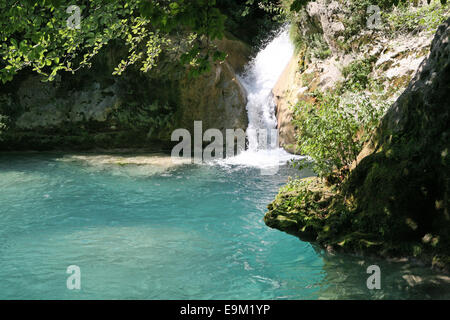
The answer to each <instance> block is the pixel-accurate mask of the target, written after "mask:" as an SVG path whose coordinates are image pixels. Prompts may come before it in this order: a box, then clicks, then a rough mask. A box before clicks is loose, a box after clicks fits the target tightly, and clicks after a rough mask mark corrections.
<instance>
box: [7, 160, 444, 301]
mask: <svg viewBox="0 0 450 320" xmlns="http://www.w3.org/2000/svg"><path fill="white" fill-rule="evenodd" d="M66 159H67V157H64V156H63V155H56V154H46V155H31V154H16V155H11V154H8V155H0V298H1V299H320V298H322V299H335V298H357V299H366V298H389V299H409V298H419V299H420V298H447V299H448V298H449V297H450V295H449V286H448V284H445V280H446V278H445V277H443V276H439V275H436V274H433V273H431V271H429V270H428V269H426V268H420V267H413V266H411V265H408V264H405V263H387V262H382V261H373V260H370V261H368V260H367V259H363V258H356V257H348V256H342V255H339V256H329V255H326V254H324V253H323V252H321V251H320V250H315V249H314V248H313V247H312V246H311V245H310V244H308V243H304V242H301V241H300V240H298V239H297V238H295V237H293V236H289V235H287V234H285V233H282V232H279V231H277V230H272V229H269V228H267V227H266V226H265V225H264V223H263V221H262V218H263V215H264V212H265V210H266V205H267V204H268V203H269V202H270V201H271V200H272V199H273V197H274V195H275V194H276V192H277V190H278V188H279V187H280V186H281V185H282V184H283V183H285V182H286V180H287V177H288V176H289V175H291V176H293V175H298V174H299V173H298V171H295V170H293V169H290V168H288V167H284V168H281V169H280V172H279V174H277V175H275V176H262V175H260V172H259V170H258V169H254V168H253V169H252V168H239V167H229V168H224V167H220V166H207V165H202V166H195V165H182V166H177V167H173V168H168V169H164V170H163V169H157V168H155V167H154V166H152V165H140V166H138V165H125V166H124V165H117V164H115V165H111V164H101V163H96V164H93V163H86V162H84V161H63V160H66ZM374 263H375V264H378V265H380V267H381V271H382V289H381V290H369V289H367V287H366V279H367V276H368V275H367V274H366V268H367V266H368V265H370V264H374ZM69 265H78V266H79V267H80V268H81V290H68V289H67V288H66V279H67V277H68V276H69V275H68V274H66V268H67V267H68V266H69ZM412 275H414V276H420V279H422V280H421V281H422V282H420V281H419V284H417V285H414V286H412V285H411V284H408V279H411V276H412ZM416 279H417V278H416Z"/></svg>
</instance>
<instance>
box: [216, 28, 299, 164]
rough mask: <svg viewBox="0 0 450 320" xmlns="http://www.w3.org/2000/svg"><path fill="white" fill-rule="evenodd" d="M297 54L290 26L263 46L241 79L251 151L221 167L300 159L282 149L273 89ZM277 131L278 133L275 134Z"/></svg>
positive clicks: (227, 159) (231, 158)
mask: <svg viewBox="0 0 450 320" xmlns="http://www.w3.org/2000/svg"><path fill="white" fill-rule="evenodd" d="M293 54H294V46H293V44H292V43H291V41H290V39H289V26H284V27H283V28H281V29H280V30H279V31H278V32H277V33H276V34H275V36H274V37H273V39H272V40H270V41H268V42H267V44H266V45H265V46H263V47H262V49H261V50H260V51H259V52H258V54H257V55H256V57H255V58H254V59H253V60H252V61H251V62H250V63H249V64H248V65H247V66H246V68H245V71H244V73H243V74H241V75H240V76H239V80H240V81H241V83H242V84H243V86H244V87H245V89H246V91H247V100H248V102H247V112H248V120H249V126H248V129H247V139H248V148H247V150H246V151H244V152H241V153H240V154H239V155H237V156H234V157H233V156H232V157H227V158H226V159H224V160H223V161H219V163H220V164H221V165H226V166H229V165H239V166H249V167H259V168H270V167H274V166H278V165H281V164H285V163H286V162H288V161H289V160H290V159H292V158H296V156H293V155H292V154H290V153H287V152H286V151H285V150H283V149H281V148H279V147H278V141H277V140H278V134H276V128H277V119H276V115H275V108H276V106H275V102H274V98H273V94H272V89H273V88H274V86H275V84H276V83H277V81H278V79H279V78H280V76H281V74H282V73H283V71H284V69H285V68H286V66H287V65H288V63H289V60H290V59H291V57H292V55H293ZM273 131H275V134H273V135H271V132H273Z"/></svg>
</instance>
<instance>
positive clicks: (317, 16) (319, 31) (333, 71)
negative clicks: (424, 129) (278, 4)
mask: <svg viewBox="0 0 450 320" xmlns="http://www.w3.org/2000/svg"><path fill="white" fill-rule="evenodd" d="M355 2H356V1H355ZM350 3H353V2H350ZM425 9H427V8H426V7H424V10H425ZM391 10H392V9H391ZM418 10H422V8H420V7H419V8H411V11H410V12H408V14H410V15H414V14H415V12H418ZM427 10H428V9H427ZM430 10H431V9H430ZM357 14H358V15H359V14H361V16H362V19H363V20H364V21H363V26H362V28H361V29H358V32H353V31H352V30H353V29H355V26H354V24H355V23H354V22H352V21H351V19H352V16H355V15H357ZM417 14H418V13H417ZM396 15H399V13H397V12H392V13H391V16H392V17H395V16H396ZM366 19H367V15H365V12H355V11H354V9H353V8H351V7H350V6H349V3H346V2H345V1H343V0H338V1H336V0H318V1H314V2H310V3H309V4H308V5H307V6H306V8H305V9H304V10H302V11H301V12H299V13H297V14H295V17H294V18H292V20H293V22H292V26H291V36H292V38H293V41H294V44H295V45H296V53H295V55H294V56H293V57H292V59H291V61H290V63H289V65H288V67H287V68H286V70H284V72H283V74H282V76H281V77H280V79H279V80H278V83H277V85H276V86H275V88H274V90H273V93H274V96H275V101H276V105H277V109H276V110H277V119H278V129H279V143H280V146H281V147H283V148H285V149H286V150H288V151H289V152H291V153H295V151H296V150H295V142H296V139H297V138H298V137H297V136H296V130H295V127H294V124H293V122H292V118H293V110H292V108H291V107H292V106H293V105H295V104H296V103H297V102H299V101H301V100H306V101H308V100H309V99H310V97H309V94H310V93H312V92H314V91H315V90H319V91H322V92H323V91H327V90H330V89H334V88H335V87H336V86H337V85H340V84H342V83H343V84H344V85H345V84H346V83H347V82H348V81H349V79H348V78H347V77H346V74H345V70H346V68H349V66H352V65H354V64H356V63H358V62H361V61H368V64H370V68H371V69H370V70H369V72H368V74H367V82H368V83H371V84H372V87H373V88H371V89H370V90H369V89H366V90H361V91H359V92H353V93H351V92H349V93H347V94H346V95H345V96H344V97H343V99H345V100H347V101H353V100H355V99H359V98H360V97H361V96H363V95H365V96H370V97H371V98H374V97H376V98H377V99H378V100H379V101H386V102H389V103H393V102H394V101H395V99H396V98H397V97H398V96H399V95H400V94H401V92H402V91H403V90H404V89H405V88H406V86H407V84H408V82H409V81H410V80H411V79H412V77H413V76H414V74H415V72H416V70H417V68H418V66H419V65H420V63H421V62H422V61H423V59H424V58H425V57H426V55H427V52H428V51H429V48H430V44H431V40H432V39H433V33H432V32H430V31H429V30H428V29H427V28H419V27H418V28H417V30H414V32H399V31H392V30H391V29H395V28H398V26H392V24H394V22H392V21H390V20H389V19H388V18H384V16H383V19H384V20H382V21H381V23H382V25H381V28H379V29H370V28H368V27H367V26H366V25H365V22H366ZM392 19H394V18H392ZM395 23H397V22H395ZM395 30H396V29H395ZM374 88H376V89H374Z"/></svg>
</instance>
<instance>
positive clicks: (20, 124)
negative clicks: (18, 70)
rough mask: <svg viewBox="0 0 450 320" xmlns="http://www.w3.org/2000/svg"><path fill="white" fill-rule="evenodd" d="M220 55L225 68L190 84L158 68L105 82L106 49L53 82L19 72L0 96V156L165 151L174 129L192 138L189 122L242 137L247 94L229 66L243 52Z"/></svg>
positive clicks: (112, 61) (182, 74) (111, 53)
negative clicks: (0, 125)
mask: <svg viewBox="0 0 450 320" xmlns="http://www.w3.org/2000/svg"><path fill="white" fill-rule="evenodd" d="M219 47H220V48H221V49H222V50H230V53H229V55H228V58H227V60H226V61H224V62H222V63H216V64H214V65H213V66H212V70H211V72H210V73H208V74H204V75H201V76H199V77H195V78H191V77H189V76H188V74H187V72H186V71H184V70H180V69H179V68H178V69H175V68H173V67H172V66H171V65H174V63H173V62H170V61H165V60H163V61H161V67H159V66H158V69H156V70H151V71H150V73H149V74H142V73H140V72H139V71H133V70H129V71H127V72H126V73H125V74H123V75H122V76H112V75H111V74H112V72H113V69H114V67H115V66H116V65H117V63H118V62H117V58H118V54H117V52H116V51H117V50H116V49H114V48H106V49H105V50H104V52H102V53H101V54H100V55H99V56H98V57H97V59H96V60H95V61H94V62H93V66H92V68H91V69H87V70H80V71H79V72H77V73H76V74H75V75H67V74H64V75H62V76H61V77H59V78H57V79H56V80H55V81H53V82H41V81H40V77H39V76H38V75H35V74H31V73H27V72H24V73H22V74H20V75H19V76H18V77H17V78H16V79H15V80H14V82H13V83H10V84H8V85H6V86H3V87H1V88H0V115H6V116H8V120H9V121H8V123H7V125H8V130H7V131H6V132H4V134H2V139H1V140H0V150H1V149H5V150H8V149H9V150H20V149H38V150H45V149H66V148H67V149H92V148H105V149H109V148H134V147H139V148H141V147H146V148H150V149H165V148H169V147H170V146H171V145H172V143H171V141H170V136H171V133H172V131H173V130H174V129H175V128H186V129H188V130H193V122H194V121H195V120H198V121H203V129H204V130H206V129H208V128H218V129H228V128H230V129H237V128H241V129H243V130H245V129H246V128H247V125H248V119H247V112H246V109H245V107H246V103H247V101H246V93H245V90H244V89H243V87H242V86H241V84H240V83H239V80H238V79H237V78H236V74H235V71H234V68H233V67H232V65H234V66H235V67H236V68H242V64H245V59H246V57H247V58H248V56H249V49H248V47H247V46H246V45H245V44H242V43H240V42H239V41H237V40H227V39H224V40H222V42H221V43H220V44H219ZM166 60H167V58H166ZM153 71H155V72H153Z"/></svg>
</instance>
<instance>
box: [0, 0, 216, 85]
mask: <svg viewBox="0 0 450 320" xmlns="http://www.w3.org/2000/svg"><path fill="white" fill-rule="evenodd" d="M73 4H74V2H73V1H68V0H40V1H38V0H24V1H16V0H3V1H2V2H0V57H1V60H0V79H1V80H2V81H3V83H5V82H7V81H10V80H12V79H13V77H14V75H15V74H17V72H18V71H20V70H22V69H24V68H32V70H33V71H35V72H38V73H40V74H42V75H44V76H45V77H46V79H47V80H53V79H54V78H55V76H56V74H57V73H58V71H60V70H65V71H70V72H75V71H76V70H78V69H79V68H82V67H84V66H89V65H90V61H91V59H92V58H93V57H94V56H95V55H96V54H98V52H99V50H100V49H102V48H103V47H104V46H106V45H107V44H109V43H111V42H112V41H121V42H122V43H124V44H126V46H127V48H128V56H127V57H124V59H123V60H122V61H121V62H120V64H119V65H118V66H117V68H116V70H115V73H116V74H120V73H122V72H123V71H124V70H125V69H126V68H127V67H128V66H130V65H134V64H138V65H139V66H140V69H141V70H142V71H144V72H146V71H148V70H150V69H151V68H152V67H154V66H155V65H156V63H157V61H158V57H159V56H160V54H161V52H163V51H164V50H167V51H168V52H172V53H173V54H174V56H175V57H178V58H179V59H180V60H181V61H182V62H183V63H188V64H190V65H191V66H192V69H193V70H195V71H197V72H202V71H205V70H208V69H209V62H210V61H211V60H220V59H224V58H225V56H224V54H223V53H222V52H219V51H218V50H216V49H215V47H214V46H213V45H212V43H211V42H210V41H211V40H214V39H216V38H221V37H222V36H223V33H224V21H225V16H224V15H223V14H221V12H220V10H219V9H218V8H217V7H215V5H216V1H215V0H156V1H155V0H151V1H150V0H79V1H77V2H76V5H77V6H78V7H79V8H80V11H81V24H80V28H79V29H76V28H70V27H69V26H68V24H67V20H68V19H69V18H70V17H71V15H73V12H66V10H67V8H68V7H69V6H70V5H73ZM175 36H177V37H178V38H181V39H183V41H181V43H180V42H177V43H174V41H173V39H174V38H175Z"/></svg>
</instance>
